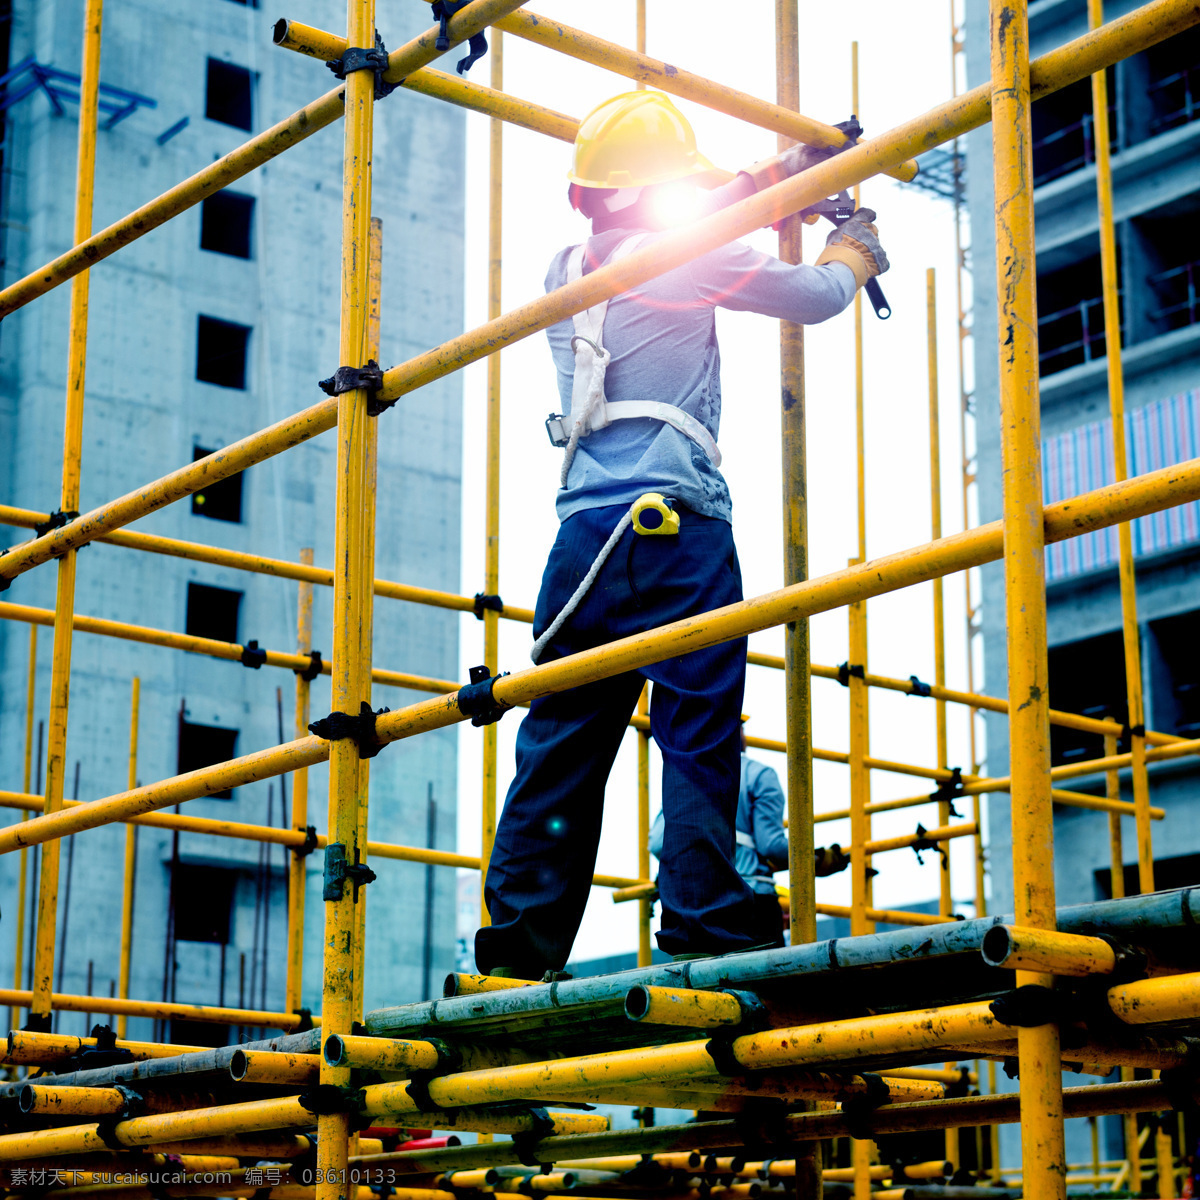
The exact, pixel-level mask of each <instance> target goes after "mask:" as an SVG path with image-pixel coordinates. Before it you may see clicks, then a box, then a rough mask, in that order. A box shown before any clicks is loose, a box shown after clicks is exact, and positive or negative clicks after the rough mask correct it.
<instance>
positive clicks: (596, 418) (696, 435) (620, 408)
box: [562, 233, 721, 487]
mask: <svg viewBox="0 0 1200 1200" xmlns="http://www.w3.org/2000/svg"><path fill="white" fill-rule="evenodd" d="M645 238H646V234H644V233H638V234H634V235H633V237H629V238H626V239H625V240H624V241H623V242H621V244H620V245H619V246H617V248H616V249H615V250H614V251H613V253H612V255H611V256H610V257H609V260H608V261H609V262H610V263H614V262H617V261H618V260H619V259H622V258H624V257H625V255H627V254H630V253H632V252H633V251H634V250H636V249H637V248H638V246H640V245H641V244H642V242H643V241H644V240H645ZM585 249H586V243H585V244H583V245H579V246H576V247H575V248H574V249H573V250H572V251H571V253H570V255H568V257H567V282H568V283H574V282H575V281H576V280H578V279H582V278H583V255H584V251H585ZM607 313H608V301H607V300H602V301H601V302H600V303H599V304H594V305H593V306H592V307H591V308H588V309H585V310H584V311H583V312H579V313H576V314H575V316H574V318H573V322H574V325H575V336H574V337H573V338H572V339H571V346H572V348H573V349H574V351H575V376H574V380H573V382H572V386H571V418H572V420H571V439H570V441H569V442H568V444H567V450H566V454H565V456H564V459H563V470H562V486H563V487H566V486H567V474H568V472H569V471H570V469H571V460H572V459H573V458H574V457H575V447H576V446H578V444H579V439H580V438H581V437H587V435H588V434H589V433H594V432H595V431H596V430H597V429H604V428H606V427H607V426H608V425H611V424H612V422H613V421H622V420H627V419H630V418H634V417H648V418H650V419H651V420H655V421H662V422H663V423H664V424H666V425H670V426H671V427H672V428H673V429H677V430H679V432H680V433H682V434H683V435H684V436H685V437H688V438H690V439H691V440H692V441H693V442H695V443H696V444H697V445H698V446H699V447H700V448H701V449H702V450H703V451H704V453H705V454H706V455H707V456H708V458H709V460H710V461H711V462H712V464H713V466H714V467H719V466H720V465H721V451H720V448H719V447H718V446H717V443H716V441H715V440H714V438H713V436H712V434H711V433H709V432H708V430H707V429H706V428H705V427H704V426H703V425H702V424H701V423H700V422H699V421H697V420H696V418H695V417H693V416H692V415H691V413H686V412H684V411H683V409H681V408H677V407H676V406H675V405H674V404H666V403H664V402H662V401H659V400H617V401H612V402H610V401H609V400H608V399H607V398H606V396H605V395H604V376H605V373H606V372H607V370H608V364H609V362H611V360H612V355H611V354H609V352H608V351H607V350H606V349H605V348H604V341H603V336H604V318H605V316H606V315H607Z"/></svg>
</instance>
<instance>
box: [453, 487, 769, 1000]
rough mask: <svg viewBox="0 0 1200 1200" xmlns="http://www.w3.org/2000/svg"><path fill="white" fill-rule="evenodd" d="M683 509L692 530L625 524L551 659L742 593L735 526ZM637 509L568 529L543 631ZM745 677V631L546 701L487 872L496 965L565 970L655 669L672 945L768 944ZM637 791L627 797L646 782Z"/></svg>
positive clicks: (479, 947) (705, 949)
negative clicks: (747, 760) (754, 885)
mask: <svg viewBox="0 0 1200 1200" xmlns="http://www.w3.org/2000/svg"><path fill="white" fill-rule="evenodd" d="M678 511H679V515H680V529H679V533H678V534H677V535H673V536H672V535H665V536H656V537H646V536H642V535H639V534H636V533H635V532H634V531H633V530H632V529H628V530H626V532H625V534H624V535H623V537H622V538H621V540H620V542H619V543H618V544H617V545H616V547H614V549H613V551H612V552H611V554H610V555H609V557H608V560H607V561H606V563H605V564H604V566H603V568H602V569H601V571H600V573H599V575H598V577H597V579H596V580H595V582H594V583H593V585H592V587H591V589H590V590H589V592H588V593H587V595H586V596H585V597H584V599H583V600H582V602H581V603H580V605H579V607H578V608H577V609H576V610H575V612H574V613H573V614H572V615H571V616H570V617H569V618H568V620H567V622H566V624H565V625H564V626H563V628H562V629H561V630H560V631H559V633H558V634H557V636H556V637H555V638H554V639H553V640H552V641H551V643H550V645H549V646H547V647H546V649H545V650H544V651H543V653H542V657H541V661H542V662H549V661H551V660H553V659H556V658H561V657H563V656H565V655H568V654H573V653H576V652H578V651H581V650H587V649H590V648H592V647H593V646H599V645H603V644H604V643H606V642H611V641H614V640H615V639H617V638H623V637H627V636H629V635H631V634H636V633H639V632H642V631H643V630H646V629H652V628H654V627H655V626H657V625H664V624H666V623H668V622H670V621H677V620H680V619H682V618H684V617H689V616H694V615H695V614H697V613H702V612H707V611H708V610H710V609H714V608H720V607H722V606H723V605H726V604H733V603H735V602H737V601H739V600H741V599H742V580H741V570H740V568H739V566H738V560H737V551H736V550H735V549H734V544H733V532H732V530H731V529H730V527H729V525H728V523H727V522H725V521H721V520H718V519H715V518H711V517H703V516H700V515H699V514H697V513H694V512H692V511H690V510H689V509H678ZM625 512H626V508H625V506H624V505H620V506H615V507H605V508H597V509H590V510H586V511H583V512H579V513H575V514H574V515H572V516H570V517H568V518H567V519H566V520H565V521H564V522H563V523H562V525H561V526H560V529H559V534H558V538H557V540H556V541H555V544H554V548H553V550H552V551H551V553H550V559H549V562H548V563H547V565H546V571H545V574H544V576H543V579H542V588H541V592H540V594H539V596H538V602H537V610H536V614H535V619H534V627H533V628H534V635H535V636H537V635H539V634H540V633H541V632H542V630H544V629H546V628H547V627H548V626H549V625H550V623H551V621H552V620H553V619H554V617H555V616H556V615H557V614H558V612H559V611H560V610H561V609H562V607H563V605H565V604H566V602H567V601H568V599H569V598H570V597H571V595H572V594H573V592H574V591H575V589H576V587H577V586H578V584H579V582H580V581H581V580H582V579H583V577H584V575H585V574H586V573H587V571H588V569H589V568H590V567H591V564H592V562H593V560H594V559H595V557H596V554H597V552H598V551H599V549H600V547H601V546H603V545H604V543H605V541H606V540H607V539H608V537H609V536H610V534H611V533H612V531H613V529H614V528H615V527H616V525H617V523H618V522H619V521H620V519H621V517H622V516H623V515H624V513H625ZM745 678H746V641H745V639H744V638H742V639H738V640H737V641H732V642H724V643H721V644H720V645H716V646H710V647H708V648H704V649H699V650H695V651H692V652H691V653H689V654H685V655H681V656H679V657H675V658H670V659H667V660H665V661H663V662H659V663H654V664H653V665H651V666H648V667H645V668H643V669H642V670H640V671H630V672H626V673H624V674H621V675H617V676H615V677H613V678H611V679H604V680H601V681H599V682H597V683H591V684H586V685H584V686H581V687H577V688H574V689H572V690H571V691H568V692H561V693H557V694H555V695H551V696H545V697H543V698H541V699H539V700H535V701H534V702H533V705H532V707H531V708H530V711H529V713H528V715H527V716H526V717H525V718H524V720H523V721H522V723H521V728H520V730H519V731H518V734H517V773H516V777H515V778H514V780H513V783H512V786H511V787H510V788H509V792H508V798H507V800H506V801H505V804H504V809H503V812H502V814H501V817H500V823H499V827H498V828H497V831H496V842H495V846H494V848H493V850H492V857H491V865H490V867H489V869H488V874H487V882H486V892H485V895H486V899H487V905H488V912H489V913H490V915H491V921H492V923H491V925H490V926H487V927H485V928H483V929H480V930H479V932H478V933H477V934H476V936H475V959H476V962H477V964H478V966H479V969H480V970H481V971H483V972H485V973H486V972H488V971H490V970H491V969H493V968H494V967H497V966H506V967H511V968H514V969H515V970H516V971H517V972H519V973H520V974H521V975H523V976H524V977H526V978H540V977H541V975H542V973H543V972H544V971H545V970H547V969H552V970H561V969H562V967H563V966H564V965H565V963H566V961H567V958H568V956H569V955H570V952H571V945H572V943H573V941H574V939H575V934H576V932H577V931H578V929H579V924H580V921H581V920H582V918H583V910H584V906H585V904H586V903H587V899H588V893H589V891H590V888H591V880H592V873H593V871H594V869H595V865H596V850H597V846H598V844H599V841H600V821H601V813H602V810H603V806H604V788H605V784H606V782H607V780H608V774H609V771H610V770H611V768H612V764H613V760H614V759H615V757H616V754H617V750H618V748H619V746H620V744H621V739H622V737H623V736H624V735H625V731H626V729H627V728H628V724H629V718H630V716H631V715H632V714H633V711H634V708H635V706H636V704H637V699H638V696H639V695H640V693H641V690H642V686H643V684H644V682H645V680H647V679H648V680H650V681H651V682H652V683H653V684H654V688H653V692H652V699H651V707H650V727H651V732H652V733H653V736H654V740H655V742H656V744H657V745H658V748H659V750H660V752H661V754H662V758H663V783H662V802H663V813H664V816H665V837H664V843H663V852H662V857H661V866H660V870H659V876H658V887H659V895H660V898H661V902H662V924H661V929H660V932H659V934H658V944H659V946H660V947H661V948H662V949H663V950H664V951H666V952H667V953H669V954H680V953H703V954H719V953H726V952H728V951H732V950H740V949H744V948H746V947H747V946H749V945H752V944H754V941H755V934H754V931H755V928H756V924H757V922H756V915H755V907H754V896H753V894H752V892H751V891H750V889H749V888H748V887H747V885H746V883H745V882H744V880H743V879H742V877H741V876H740V875H739V874H738V873H737V871H736V870H735V869H734V865H733V853H734V817H735V814H736V811H737V801H738V783H739V773H740V771H739V769H740V758H739V755H740V751H741V708H742V692H743V688H744V685H745ZM622 790H623V791H626V797H625V803H626V805H627V806H628V805H629V803H630V797H629V796H628V792H629V791H632V789H631V788H630V789H628V790H626V789H622ZM634 850H635V848H634V847H630V853H629V855H628V858H629V860H630V861H631V862H632V861H634V859H635V853H634Z"/></svg>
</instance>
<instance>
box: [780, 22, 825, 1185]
mask: <svg viewBox="0 0 1200 1200" xmlns="http://www.w3.org/2000/svg"><path fill="white" fill-rule="evenodd" d="M799 47H800V34H799V14H798V12H797V7H796V0H775V91H776V101H777V103H778V104H780V105H781V106H782V107H784V108H791V109H796V110H799V108H800V49H799ZM792 144H793V143H792V141H791V139H789V138H785V137H783V136H782V135H780V137H779V149H780V150H781V151H782V150H785V149H787V147H788V146H790V145H792ZM801 228H802V224H801V222H800V221H799V220H798V219H797V218H795V217H792V218H790V219H789V220H788V221H786V222H785V223H784V226H783V231H782V232H781V233H780V235H779V257H780V258H781V259H783V261H784V262H789V263H798V262H800V261H801V259H802V256H803V247H802V245H801V241H800V233H801ZM779 359H780V376H781V378H780V382H781V390H780V391H781V402H782V403H781V408H782V443H783V573H784V582H785V583H800V582H801V581H803V580H805V579H807V578H808V464H807V450H806V445H805V432H804V419H805V417H804V403H805V401H804V326H803V325H798V324H796V323H794V322H792V321H781V322H780V325H779ZM784 646H785V649H784V666H785V679H786V682H785V687H786V690H787V748H788V749H787V805H788V877H789V883H790V885H791V887H790V891H791V932H792V944H793V945H799V944H800V943H801V942H813V941H816V938H817V913H816V907H815V906H816V902H817V891H816V874H815V872H814V870H813V844H814V843H813V828H814V827H813V781H812V689H811V685H810V680H809V649H808V620H807V618H801V619H800V620H798V621H793V622H791V623H789V624H788V626H787V629H786V632H785V641H784ZM816 1186H817V1187H818V1189H819V1187H820V1182H819V1180H818V1182H817V1184H816Z"/></svg>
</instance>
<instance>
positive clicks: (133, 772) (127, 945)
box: [117, 675, 142, 1038]
mask: <svg viewBox="0 0 1200 1200" xmlns="http://www.w3.org/2000/svg"><path fill="white" fill-rule="evenodd" d="M141 706H142V681H141V679H140V678H139V677H138V676H137V675H135V676H134V677H133V684H132V686H131V688H130V699H129V790H130V791H131V792H132V791H133V789H134V788H135V787H137V763H138V716H139V714H140V712H141ZM137 830H138V827H137V826H136V825H126V826H125V881H124V885H123V887H122V890H121V961H120V964H119V966H118V967H117V995H118V996H120V998H121V999H122V1000H128V999H129V968H130V964H131V962H132V961H133V900H134V889H135V887H136V884H137ZM128 1028H129V1018H128V1017H127V1016H126V1015H125V1014H124V1013H121V1014H120V1015H119V1016H118V1017H117V1037H119V1038H123V1037H124V1036H125V1034H126V1032H127V1030H128Z"/></svg>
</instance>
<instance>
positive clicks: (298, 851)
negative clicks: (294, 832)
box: [292, 825, 317, 858]
mask: <svg viewBox="0 0 1200 1200" xmlns="http://www.w3.org/2000/svg"><path fill="white" fill-rule="evenodd" d="M316 848H317V827H316V826H315V825H305V827H304V841H302V842H301V843H300V845H298V846H296V847H295V848H294V849H293V850H292V853H293V854H294V855H295V856H296V857H297V858H307V857H308V856H309V855H310V854H311V853H312V852H313V851H314V850H315V849H316Z"/></svg>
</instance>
